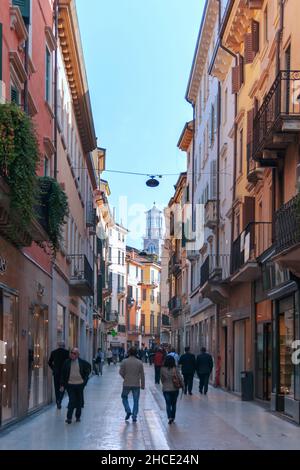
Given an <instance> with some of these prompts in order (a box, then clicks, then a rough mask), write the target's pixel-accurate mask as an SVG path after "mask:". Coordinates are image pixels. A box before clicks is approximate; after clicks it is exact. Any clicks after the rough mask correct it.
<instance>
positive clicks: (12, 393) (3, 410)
mask: <svg viewBox="0 0 300 470" xmlns="http://www.w3.org/2000/svg"><path fill="white" fill-rule="evenodd" d="M17 311H18V298H17V297H16V296H14V295H11V294H9V293H8V292H6V291H5V290H2V289H0V387H1V388H0V425H3V424H6V423H8V422H10V421H12V420H13V419H14V418H16V416H17V402H18V400H17V386H18V369H17V362H18V361H17V357H18V355H17V335H18V328H17V318H18V315H17Z"/></svg>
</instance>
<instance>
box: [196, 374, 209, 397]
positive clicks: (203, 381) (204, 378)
mask: <svg viewBox="0 0 300 470" xmlns="http://www.w3.org/2000/svg"><path fill="white" fill-rule="evenodd" d="M198 375H199V380H200V383H199V392H200V393H202V392H203V390H204V393H205V395H206V394H207V390H208V381H209V375H210V374H198Z"/></svg>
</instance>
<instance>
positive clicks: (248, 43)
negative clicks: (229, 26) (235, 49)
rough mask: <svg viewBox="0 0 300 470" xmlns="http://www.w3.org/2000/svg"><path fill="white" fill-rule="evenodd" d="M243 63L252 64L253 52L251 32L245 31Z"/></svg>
mask: <svg viewBox="0 0 300 470" xmlns="http://www.w3.org/2000/svg"><path fill="white" fill-rule="evenodd" d="M244 41H245V64H252V62H253V60H254V57H255V55H256V54H255V52H254V51H253V35H252V33H247V34H246V35H245V39H244Z"/></svg>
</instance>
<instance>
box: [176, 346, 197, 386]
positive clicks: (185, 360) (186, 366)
mask: <svg viewBox="0 0 300 470" xmlns="http://www.w3.org/2000/svg"><path fill="white" fill-rule="evenodd" d="M184 350H185V354H183V355H182V356H181V357H180V359H179V363H178V364H179V365H180V366H181V372H182V375H183V378H184V393H185V395H186V394H187V391H188V392H189V394H190V395H192V394H193V392H192V390H193V381H194V374H195V369H196V358H195V356H194V354H191V353H190V348H189V346H187V347H186V348H184Z"/></svg>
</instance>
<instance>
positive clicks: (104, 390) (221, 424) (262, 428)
mask: <svg viewBox="0 0 300 470" xmlns="http://www.w3.org/2000/svg"><path fill="white" fill-rule="evenodd" d="M145 371H146V390H145V391H141V398H140V413H139V417H138V422H137V423H132V422H131V421H130V422H125V420H124V418H125V412H124V409H123V406H122V402H121V398H120V395H121V388H122V379H121V377H120V376H119V374H118V365H117V366H114V365H111V366H110V367H108V366H106V367H105V368H104V373H103V376H102V377H93V378H92V379H91V380H90V381H89V383H88V386H87V388H86V390H85V407H84V409H83V413H82V420H81V422H80V423H75V422H73V423H72V424H71V425H68V424H66V423H65V417H66V406H67V398H66V399H65V400H64V402H63V407H62V410H60V411H59V410H57V409H56V407H55V405H54V404H53V406H50V407H47V408H46V409H45V410H44V411H43V412H41V413H39V414H37V415H33V416H32V417H30V418H27V419H25V420H24V421H23V422H21V423H19V424H18V425H15V426H13V427H11V428H9V429H8V430H6V431H4V432H2V433H0V449H1V450H12V449H17V450H31V449H34V450H38V449H49V450H75V449H77V450H80V449H82V450H83V449H86V450H150V449H152V450H179V449H180V450H190V449H193V450H202V449H207V450H211V449H249V450H251V449H300V427H299V426H297V425H294V424H292V423H290V422H287V421H285V420H283V419H281V418H279V417H278V416H275V415H273V414H272V413H270V411H268V410H266V409H265V408H263V407H261V406H260V405H258V404H256V403H255V402H242V401H241V399H240V398H239V397H237V396H235V395H233V394H229V393H226V392H224V391H222V390H219V389H214V388H210V389H209V392H208V395H207V396H202V395H200V394H199V392H198V382H197V381H195V382H194V394H193V395H192V396H189V395H184V396H183V397H182V398H179V399H178V411H177V415H176V422H175V423H173V424H172V425H169V424H168V422H167V417H166V411H165V402H164V397H163V395H162V391H161V387H160V386H159V385H155V384H154V369H153V367H150V366H149V365H146V366H145Z"/></svg>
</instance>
